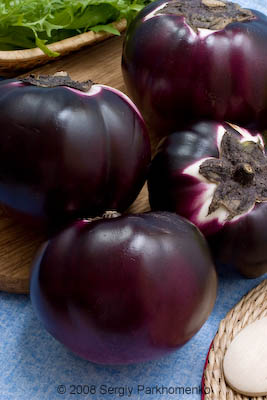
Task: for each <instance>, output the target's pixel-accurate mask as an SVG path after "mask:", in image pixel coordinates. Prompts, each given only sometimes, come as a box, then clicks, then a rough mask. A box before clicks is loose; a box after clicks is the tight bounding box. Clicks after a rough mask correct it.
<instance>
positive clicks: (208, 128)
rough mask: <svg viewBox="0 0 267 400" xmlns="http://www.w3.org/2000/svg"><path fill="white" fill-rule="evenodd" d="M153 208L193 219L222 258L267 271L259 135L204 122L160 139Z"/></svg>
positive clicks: (266, 193) (266, 182)
mask: <svg viewBox="0 0 267 400" xmlns="http://www.w3.org/2000/svg"><path fill="white" fill-rule="evenodd" d="M148 187H149V199H150V204H151V207H152V209H153V210H168V211H175V212H176V213H177V214H180V215H182V216H184V217H186V218H188V219H189V220H190V221H191V222H193V223H194V224H195V225H196V226H197V227H198V228H199V229H200V230H201V231H202V232H203V233H204V235H205V236H206V237H207V239H208V240H209V241H210V243H211V244H212V246H213V248H215V247H216V254H217V256H219V258H220V259H222V260H223V261H227V262H229V261H231V262H233V263H234V264H236V265H237V267H238V268H239V269H240V270H241V271H245V274H246V275H247V276H256V275H260V274H262V273H264V272H267V157H266V155H265V149H264V142H263V139H262V137H261V135H260V134H258V133H256V132H250V131H248V130H247V129H244V128H240V127H238V126H236V125H230V124H227V123H218V122H214V121H202V122H198V123H196V124H193V125H192V126H191V127H190V128H189V129H186V130H182V131H179V132H174V133H172V134H170V135H169V136H167V137H165V138H164V139H162V141H161V142H160V144H159V146H158V149H157V152H156V155H155V157H154V159H153V161H152V165H151V168H150V172H149V178H148Z"/></svg>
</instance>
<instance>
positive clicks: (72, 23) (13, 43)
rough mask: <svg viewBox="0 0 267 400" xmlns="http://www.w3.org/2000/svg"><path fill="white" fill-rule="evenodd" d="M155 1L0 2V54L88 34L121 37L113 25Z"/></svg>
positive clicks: (28, 0)
mask: <svg viewBox="0 0 267 400" xmlns="http://www.w3.org/2000/svg"><path fill="white" fill-rule="evenodd" d="M151 1H153V0H1V1H0V50H16V49H30V48H33V47H36V46H37V47H39V48H40V49H41V50H42V51H43V52H44V53H46V54H47V55H49V56H50V57H56V56H58V55H59V53H56V52H52V51H50V50H49V49H48V47H47V44H50V43H54V42H56V41H58V40H62V39H65V38H67V37H71V36H74V35H77V34H80V33H83V32H86V31H88V30H93V31H94V32H99V31H105V32H109V33H112V34H114V35H118V34H119V32H118V30H116V29H115V28H114V27H113V26H112V25H111V23H112V22H114V21H117V20H119V19H121V18H126V19H127V20H128V21H129V19H131V18H132V17H133V16H134V15H135V14H136V13H137V12H138V11H140V10H141V9H142V8H143V7H144V6H145V5H146V4H148V3H150V2H151Z"/></svg>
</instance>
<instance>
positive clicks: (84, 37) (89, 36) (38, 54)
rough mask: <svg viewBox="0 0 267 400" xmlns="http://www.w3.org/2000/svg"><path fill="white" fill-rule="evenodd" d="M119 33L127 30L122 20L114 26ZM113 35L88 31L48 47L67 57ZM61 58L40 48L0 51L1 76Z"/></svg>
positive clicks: (124, 21) (125, 23)
mask: <svg viewBox="0 0 267 400" xmlns="http://www.w3.org/2000/svg"><path fill="white" fill-rule="evenodd" d="M112 25H113V26H114V28H116V29H117V30H118V31H119V32H122V31H124V30H125V29H126V25H127V22H126V20H125V19H122V20H120V21H118V22H114V23H113V24H112ZM111 36H113V34H111V33H108V32H97V33H96V32H93V31H88V32H85V33H82V34H80V35H76V36H72V37H70V38H67V39H64V40H60V41H59V42H55V43H52V44H49V45H48V46H47V47H48V48H49V49H50V50H52V51H56V52H58V53H60V56H59V57H62V56H65V55H66V54H69V53H71V52H72V51H76V50H79V49H81V48H82V47H84V46H89V45H92V44H95V43H97V42H100V41H102V40H105V39H107V38H109V37H111ZM59 57H49V56H48V55H46V54H44V52H43V51H42V50H41V49H39V48H34V49H28V50H14V51H0V74H2V75H7V74H12V73H14V72H17V71H23V70H27V69H32V68H35V67H36V66H38V65H41V64H45V63H47V62H48V61H53V60H58V59H59Z"/></svg>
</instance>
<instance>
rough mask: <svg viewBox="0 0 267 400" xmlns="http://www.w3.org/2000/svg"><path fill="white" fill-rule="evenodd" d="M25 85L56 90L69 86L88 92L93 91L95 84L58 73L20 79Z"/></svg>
mask: <svg viewBox="0 0 267 400" xmlns="http://www.w3.org/2000/svg"><path fill="white" fill-rule="evenodd" d="M20 80H21V82H23V83H28V84H30V85H33V86H38V87H44V88H54V87H58V86H67V87H69V88H72V89H77V90H80V91H81V92H88V90H90V89H91V87H92V85H93V82H92V81H91V80H88V81H85V82H78V81H74V80H73V79H72V78H71V77H70V76H69V75H68V74H67V73H66V72H64V71H60V72H56V73H55V74H54V75H39V76H37V75H34V74H30V75H28V76H26V77H24V78H21V79H20Z"/></svg>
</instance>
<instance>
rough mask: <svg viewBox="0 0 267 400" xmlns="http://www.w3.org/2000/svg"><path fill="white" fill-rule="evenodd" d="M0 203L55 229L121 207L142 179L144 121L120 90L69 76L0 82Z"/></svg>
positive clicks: (147, 147) (145, 161)
mask: <svg viewBox="0 0 267 400" xmlns="http://www.w3.org/2000/svg"><path fill="white" fill-rule="evenodd" d="M0 109H1V113H0V126H1V134H0V202H1V203H3V204H4V205H6V206H7V207H9V208H10V209H12V210H13V211H15V212H16V213H17V214H19V215H22V216H26V219H27V218H28V220H34V221H39V220H40V221H42V222H45V223H48V224H52V225H54V224H57V223H60V224H61V222H63V221H69V220H70V219H73V218H76V217H83V216H95V215H101V214H102V213H103V212H104V211H105V210H113V209H115V210H118V211H124V210H126V209H127V208H128V207H129V206H130V204H131V203H132V202H133V201H134V199H135V198H136V196H137V194H138V193H139V191H140V189H141V188H142V186H143V184H144V181H145V179H146V174H147V168H148V165H149V162H150V143H149V137H148V134H147V131H146V128H145V125H144V121H143V119H142V117H141V115H140V113H139V111H138V110H137V108H136V107H135V105H134V104H133V103H132V101H131V100H130V99H129V98H128V97H127V96H125V95H124V94H123V93H121V92H120V91H118V90H116V89H114V88H111V87H108V86H104V85H100V84H93V83H92V82H90V81H88V82H85V83H78V82H76V83H75V82H73V81H72V80H71V79H70V78H69V77H68V76H53V77H47V76H43V77H42V76H40V77H39V78H34V77H33V76H30V77H28V78H26V79H24V80H7V81H4V82H2V83H1V84H0Z"/></svg>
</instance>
